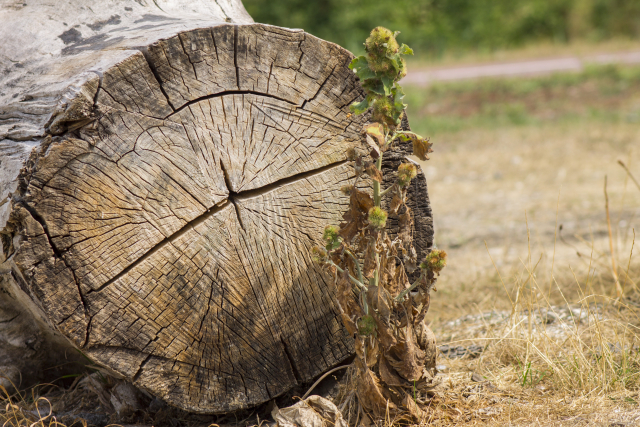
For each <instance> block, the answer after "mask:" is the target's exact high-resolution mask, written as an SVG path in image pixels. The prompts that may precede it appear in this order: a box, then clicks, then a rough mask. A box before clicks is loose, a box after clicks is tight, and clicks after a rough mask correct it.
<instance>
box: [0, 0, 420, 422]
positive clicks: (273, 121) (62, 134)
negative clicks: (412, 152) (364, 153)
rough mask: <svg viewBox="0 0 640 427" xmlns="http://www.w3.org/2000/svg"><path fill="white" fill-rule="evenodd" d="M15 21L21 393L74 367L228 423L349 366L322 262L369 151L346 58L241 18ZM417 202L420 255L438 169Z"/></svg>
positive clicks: (110, 9) (187, 3)
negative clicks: (352, 110) (352, 160)
mask: <svg viewBox="0 0 640 427" xmlns="http://www.w3.org/2000/svg"><path fill="white" fill-rule="evenodd" d="M0 22H1V23H2V25H0V37H1V38H2V40H3V44H2V45H0V61H1V62H0V69H1V71H0V164H1V168H0V200H1V201H0V203H1V206H0V237H1V241H2V245H1V247H0V250H1V252H0V274H1V276H0V277H1V280H0V290H1V291H2V292H0V360H1V361H2V362H0V365H1V366H0V370H2V371H3V372H4V375H5V380H6V381H7V382H8V381H9V380H11V381H14V382H18V381H20V375H21V376H22V385H26V384H29V383H31V382H33V381H37V380H41V379H42V378H43V375H44V372H45V369H46V368H48V367H50V366H59V365H60V364H61V361H65V360H66V361H67V362H72V361H77V359H78V356H76V355H77V353H78V352H77V351H75V350H76V349H77V350H80V351H81V352H82V353H83V354H84V355H86V357H88V358H89V359H90V360H92V361H93V362H94V363H96V364H99V365H101V366H103V367H105V368H106V369H108V370H109V371H110V372H112V373H113V374H114V375H117V376H119V377H122V378H124V379H126V380H128V381H131V382H132V383H133V384H135V385H136V386H137V387H141V388H144V389H146V390H147V391H149V392H150V393H152V394H153V395H155V396H158V397H159V398H161V399H163V400H165V401H166V402H168V403H170V404H173V405H176V406H178V407H181V408H183V409H186V410H189V411H193V412H199V413H220V412H227V411H232V410H235V409H240V408H246V407H248V406H251V405H255V404H258V403H261V402H264V401H267V400H269V399H272V398H273V397H275V396H277V395H279V394H281V393H283V392H285V391H287V390H289V389H290V388H291V387H293V386H295V385H296V384H300V383H303V382H306V381H309V380H311V379H312V378H313V377H315V376H317V375H319V374H320V373H322V372H323V371H326V370H327V369H329V368H331V367H332V366H334V365H336V364H338V363H339V362H341V361H343V360H345V359H346V358H347V357H349V355H351V354H352V352H353V348H352V344H351V342H352V340H351V338H350V337H348V336H347V335H346V332H345V331H344V330H343V328H342V326H341V322H340V319H339V318H338V315H337V310H336V308H335V307H334V306H333V305H332V302H331V298H330V297H329V295H328V286H327V283H328V282H329V279H328V278H327V277H325V276H323V273H322V272H321V270H320V268H318V267H316V266H315V265H314V264H313V263H312V261H311V258H310V255H309V253H310V248H311V247H312V246H313V245H315V244H318V243H320V237H321V235H322V230H323V228H324V227H325V225H327V224H337V223H338V222H340V220H341V215H342V213H343V212H344V211H345V210H346V207H347V205H348V200H347V197H346V196H344V195H343V194H342V193H341V192H340V188H341V187H342V186H343V185H345V184H348V183H349V182H353V179H354V172H353V169H352V167H351V166H350V165H349V164H348V163H347V162H346V154H345V152H346V150H347V148H349V147H363V146H365V145H366V143H364V140H363V137H362V135H361V133H360V131H361V128H362V125H363V124H364V122H365V121H366V119H367V117H366V115H365V116H352V115H350V114H349V105H350V104H351V103H352V102H353V101H356V100H359V99H361V98H362V92H361V90H360V88H359V84H358V82H357V80H356V78H355V76H354V75H353V73H352V72H350V70H349V69H348V64H349V62H350V60H351V59H352V55H351V54H350V53H349V52H347V51H346V50H344V49H342V48H340V47H339V46H336V45H334V44H332V43H329V42H325V41H323V40H320V39H317V38H316V37H313V36H312V35H309V34H307V33H305V32H303V31H301V30H291V29H285V28H278V27H273V26H269V25H262V24H254V23H253V21H252V20H251V18H250V17H249V15H248V14H247V13H246V11H245V10H244V8H243V6H242V4H241V2H240V0H214V1H207V0H154V1H153V2H147V1H145V0H136V1H125V0H106V1H104V0H103V1H100V2H97V1H95V2H94V1H91V0H74V1H71V0H64V1H56V2H45V1H44V0H33V1H31V0H29V2H28V3H26V2H23V1H22V0H20V1H11V0H8V1H7V0H5V1H3V2H2V3H0ZM363 144H365V145H363ZM406 152H407V150H406V147H402V146H400V147H398V148H397V149H396V150H395V151H394V152H393V153H392V155H390V156H389V161H388V162H387V163H386V164H385V167H387V168H390V167H393V166H394V165H395V164H397V163H398V162H399V161H401V160H402V159H403V158H404V155H405V154H406ZM389 175H391V174H386V176H389ZM389 179H392V178H389ZM410 199H411V205H412V208H413V209H414V212H415V214H416V224H415V235H416V238H415V243H416V247H417V249H418V255H419V256H421V257H423V256H424V255H425V254H426V252H427V251H428V250H429V249H430V247H431V244H432V240H433V227H432V220H431V210H430V207H429V201H428V196H427V188H426V181H425V178H424V175H423V174H422V173H420V175H419V177H418V179H416V180H414V181H413V184H412V187H411V190H410ZM392 221H393V219H392ZM59 370H60V369H58V371H59Z"/></svg>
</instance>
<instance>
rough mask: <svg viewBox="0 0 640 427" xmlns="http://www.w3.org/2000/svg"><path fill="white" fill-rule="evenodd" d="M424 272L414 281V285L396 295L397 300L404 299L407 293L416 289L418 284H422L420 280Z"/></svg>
mask: <svg viewBox="0 0 640 427" xmlns="http://www.w3.org/2000/svg"><path fill="white" fill-rule="evenodd" d="M423 274H424V273H423ZM423 274H421V275H420V277H418V280H416V281H415V282H413V285H411V286H409V287H408V288H407V289H405V290H404V291H402V292H400V293H399V294H398V296H397V297H396V301H398V302H399V301H402V300H403V299H404V297H405V295H407V294H408V293H409V292H411V291H412V290H414V289H415V288H416V286H418V285H419V284H420V281H421V280H422V276H423Z"/></svg>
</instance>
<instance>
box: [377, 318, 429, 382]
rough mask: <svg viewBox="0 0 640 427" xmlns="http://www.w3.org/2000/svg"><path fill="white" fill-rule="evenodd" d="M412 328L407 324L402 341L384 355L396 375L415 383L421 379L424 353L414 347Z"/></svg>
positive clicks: (414, 338)
mask: <svg viewBox="0 0 640 427" xmlns="http://www.w3.org/2000/svg"><path fill="white" fill-rule="evenodd" d="M415 340H416V337H415V333H414V331H413V328H412V327H411V325H410V324H409V325H408V326H407V327H406V328H405V333H404V337H403V339H402V341H399V342H398V344H396V345H395V346H394V347H393V348H391V349H390V350H389V352H388V353H386V354H385V355H386V356H387V359H388V361H389V364H390V365H391V366H392V367H393V368H394V369H395V370H396V371H397V372H398V374H399V375H400V376H401V377H403V378H405V379H406V380H409V381H417V380H419V379H420V378H421V377H422V371H423V369H424V362H425V353H424V351H422V350H421V349H420V348H419V347H418V346H417V345H416V342H415Z"/></svg>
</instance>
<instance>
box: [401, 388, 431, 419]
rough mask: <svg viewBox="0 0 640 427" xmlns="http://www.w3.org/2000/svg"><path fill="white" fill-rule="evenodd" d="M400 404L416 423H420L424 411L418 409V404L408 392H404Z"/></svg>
mask: <svg viewBox="0 0 640 427" xmlns="http://www.w3.org/2000/svg"><path fill="white" fill-rule="evenodd" d="M402 406H404V407H405V408H406V409H407V411H409V413H410V414H411V416H412V417H413V420H414V421H415V422H416V423H420V422H421V421H422V420H424V419H425V418H426V414H425V412H424V411H423V410H422V409H420V407H419V406H418V404H417V403H416V402H415V401H414V400H413V397H412V396H410V395H409V394H408V393H405V395H404V399H402Z"/></svg>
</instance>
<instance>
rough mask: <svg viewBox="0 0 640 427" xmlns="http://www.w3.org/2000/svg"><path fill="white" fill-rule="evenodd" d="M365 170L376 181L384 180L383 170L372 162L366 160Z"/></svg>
mask: <svg viewBox="0 0 640 427" xmlns="http://www.w3.org/2000/svg"><path fill="white" fill-rule="evenodd" d="M364 171H365V172H366V174H367V175H369V176H370V177H371V179H373V180H374V181H378V182H382V171H381V170H380V169H378V168H377V167H376V165H375V164H374V163H372V162H366V163H365V164H364Z"/></svg>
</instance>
